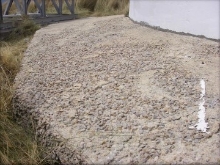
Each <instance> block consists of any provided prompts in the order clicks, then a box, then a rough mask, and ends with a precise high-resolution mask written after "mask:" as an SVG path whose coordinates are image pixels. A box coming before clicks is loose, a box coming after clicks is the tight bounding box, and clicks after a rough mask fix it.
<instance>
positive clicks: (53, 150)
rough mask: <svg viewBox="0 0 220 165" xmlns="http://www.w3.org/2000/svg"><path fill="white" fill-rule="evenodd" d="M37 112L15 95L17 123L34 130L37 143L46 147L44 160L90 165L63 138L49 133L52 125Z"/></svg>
mask: <svg viewBox="0 0 220 165" xmlns="http://www.w3.org/2000/svg"><path fill="white" fill-rule="evenodd" d="M38 113H39V112H37V111H34V110H33V107H31V106H28V104H26V103H25V101H24V100H23V99H21V97H20V96H19V95H18V94H17V93H15V94H14V97H13V115H14V118H15V120H16V122H17V123H18V124H19V125H21V126H22V127H23V128H25V129H27V130H33V132H34V135H35V137H36V139H37V142H38V143H39V144H40V145H41V146H42V147H45V148H43V149H46V151H45V150H44V151H43V153H42V154H43V157H44V159H45V160H46V161H47V162H49V163H52V164H56V163H58V164H64V165H65V164H70V163H71V164H88V162H86V161H85V159H84V158H83V156H82V155H81V154H80V153H79V152H77V151H73V150H72V149H70V148H69V147H68V146H67V144H66V143H65V141H66V140H64V139H63V138H62V137H59V136H58V135H56V134H54V132H51V131H48V128H50V125H49V124H48V123H47V122H45V118H39V117H37V116H38Z"/></svg>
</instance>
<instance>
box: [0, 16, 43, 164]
mask: <svg viewBox="0 0 220 165" xmlns="http://www.w3.org/2000/svg"><path fill="white" fill-rule="evenodd" d="M35 27H36V26H35V25H34V27H33V25H32V23H30V22H26V20H24V21H23V22H22V23H21V24H20V25H19V26H18V27H17V28H16V31H15V32H13V33H12V34H11V35H10V37H9V38H8V39H7V40H5V41H0V139H1V140H0V164H38V163H41V162H42V163H43V161H42V158H41V157H40V155H41V152H40V151H41V149H40V148H39V146H38V145H37V142H36V141H35V140H34V138H33V137H34V136H31V134H30V132H29V133H27V132H26V131H24V129H22V128H21V127H20V126H18V124H16V123H15V122H14V120H13V115H12V97H13V93H14V89H13V82H14V78H15V76H16V74H17V72H18V71H19V68H20V63H21V59H22V56H23V52H24V51H25V49H26V47H27V42H28V41H29V40H30V38H24V37H25V36H28V35H30V34H33V33H34V29H35V30H36V28H35ZM22 28H23V29H22ZM18 29H19V30H18ZM24 29H27V32H25V31H24ZM30 29H31V30H30ZM16 33H18V34H16ZM12 35H13V36H12ZM19 35H20V36H19ZM18 36H19V37H18Z"/></svg>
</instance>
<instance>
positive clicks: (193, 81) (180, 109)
mask: <svg viewBox="0 0 220 165" xmlns="http://www.w3.org/2000/svg"><path fill="white" fill-rule="evenodd" d="M219 48H220V46H219V42H216V41H211V40H208V39H205V38H198V37H192V36H185V35H179V34H174V33H169V32H162V31H158V30H154V29H151V28H148V27H145V26H142V25H139V24H136V23H134V22H132V21H131V20H130V19H129V18H127V17H124V16H109V17H99V18H94V17H93V18H86V19H79V20H74V21H69V22H64V23H57V24H53V25H49V26H47V27H44V28H42V29H40V30H39V31H37V32H36V34H35V36H34V38H33V39H32V41H31V43H30V44H29V47H28V49H27V50H26V52H25V55H24V58H23V61H22V67H21V70H20V72H19V74H18V75H17V77H16V80H15V97H14V106H15V108H14V109H15V110H14V113H15V116H17V118H18V119H19V122H21V123H22V124H23V125H25V126H29V125H32V126H33V125H34V127H35V128H36V136H37V137H38V138H39V140H40V141H42V142H43V144H44V145H46V146H48V148H51V150H50V154H49V153H48V155H51V156H52V158H54V159H57V160H59V161H60V162H61V163H62V164H74V163H85V164H86V163H87V164H92V163H94V164H116V163H117V164H128V163H129V164H144V163H146V164H152V163H156V164H161V163H172V164H175V163H178V164H180V163H182V164H186V163H219V162H220V157H219V156H220V151H219V148H220V143H219V135H220V128H219V127H220V117H219V105H220V99H219V90H220V89H219V78H220V77H219V76H220V74H219V53H220V52H219ZM200 80H204V81H205V85H206V91H205V92H206V93H205V96H204V98H205V104H204V107H205V110H206V114H205V121H206V122H207V123H208V127H209V128H208V129H207V132H202V131H199V130H197V129H196V127H195V125H196V124H197V123H198V112H199V101H200V95H201V86H200Z"/></svg>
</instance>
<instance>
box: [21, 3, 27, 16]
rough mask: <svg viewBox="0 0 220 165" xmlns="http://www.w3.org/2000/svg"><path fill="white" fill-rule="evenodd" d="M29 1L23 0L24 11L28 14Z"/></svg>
mask: <svg viewBox="0 0 220 165" xmlns="http://www.w3.org/2000/svg"><path fill="white" fill-rule="evenodd" d="M27 7H28V5H27V1H26V0H23V13H22V14H24V15H27Z"/></svg>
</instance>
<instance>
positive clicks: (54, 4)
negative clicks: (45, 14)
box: [51, 0, 59, 13]
mask: <svg viewBox="0 0 220 165" xmlns="http://www.w3.org/2000/svg"><path fill="white" fill-rule="evenodd" d="M51 1H52V4H53V6H54V8H55V9H56V11H57V13H59V7H58V6H57V4H56V2H55V1H54V0H51Z"/></svg>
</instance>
